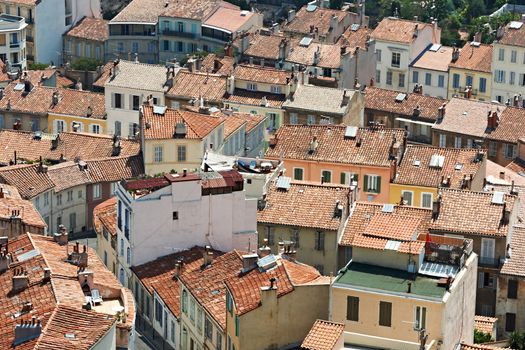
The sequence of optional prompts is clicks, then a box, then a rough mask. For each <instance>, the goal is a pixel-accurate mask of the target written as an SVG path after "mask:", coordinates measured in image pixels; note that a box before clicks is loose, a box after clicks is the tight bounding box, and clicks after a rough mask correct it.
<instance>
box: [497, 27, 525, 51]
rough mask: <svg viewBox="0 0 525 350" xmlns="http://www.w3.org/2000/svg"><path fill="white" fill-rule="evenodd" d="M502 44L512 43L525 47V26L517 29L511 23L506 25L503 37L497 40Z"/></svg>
mask: <svg viewBox="0 0 525 350" xmlns="http://www.w3.org/2000/svg"><path fill="white" fill-rule="evenodd" d="M496 42H497V43H499V44H502V45H512V46H520V47H525V26H524V25H521V27H520V28H518V29H515V28H511V27H510V23H509V24H507V25H506V26H505V29H504V33H503V37H502V38H501V39H499V40H497V41H496Z"/></svg>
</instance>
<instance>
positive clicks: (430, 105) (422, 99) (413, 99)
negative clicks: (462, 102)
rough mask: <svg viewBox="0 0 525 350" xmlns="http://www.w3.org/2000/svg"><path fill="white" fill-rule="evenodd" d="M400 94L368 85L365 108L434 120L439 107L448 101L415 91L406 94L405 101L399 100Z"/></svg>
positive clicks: (411, 117)
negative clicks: (416, 110)
mask: <svg viewBox="0 0 525 350" xmlns="http://www.w3.org/2000/svg"><path fill="white" fill-rule="evenodd" d="M398 95H399V92H398V91H392V90H386V89H380V88H376V87H367V88H366V90H365V108H366V109H371V110H376V111H383V112H388V113H395V114H397V115H402V116H405V117H407V118H410V119H416V120H418V119H421V120H428V121H431V122H433V121H435V120H436V118H437V115H438V109H439V107H441V106H442V105H443V104H444V103H446V102H447V100H445V99H441V98H437V97H431V96H425V95H420V94H415V93H409V94H406V96H407V97H406V98H405V99H404V100H403V101H401V102H397V101H396V97H397V96H398ZM418 107H419V112H418V113H417V114H416V113H415V112H414V111H415V109H417V108H418Z"/></svg>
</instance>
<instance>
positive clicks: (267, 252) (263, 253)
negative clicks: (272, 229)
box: [257, 238, 272, 258]
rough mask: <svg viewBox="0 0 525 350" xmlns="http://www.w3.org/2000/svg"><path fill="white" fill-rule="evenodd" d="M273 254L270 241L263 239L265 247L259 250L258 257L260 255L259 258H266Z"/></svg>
mask: <svg viewBox="0 0 525 350" xmlns="http://www.w3.org/2000/svg"><path fill="white" fill-rule="evenodd" d="M271 252H272V250H271V248H270V247H268V239H267V238H264V239H263V245H262V246H261V247H259V248H258V249H257V255H259V258H264V257H265V256H268V255H270V253H271Z"/></svg>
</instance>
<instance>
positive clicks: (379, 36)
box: [371, 17, 432, 44]
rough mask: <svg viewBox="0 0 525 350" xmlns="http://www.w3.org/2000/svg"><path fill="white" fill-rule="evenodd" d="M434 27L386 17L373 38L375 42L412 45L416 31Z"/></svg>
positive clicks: (373, 34) (376, 29) (373, 33)
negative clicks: (382, 41)
mask: <svg viewBox="0 0 525 350" xmlns="http://www.w3.org/2000/svg"><path fill="white" fill-rule="evenodd" d="M426 27H432V24H430V23H423V22H417V21H410V20H406V19H401V18H395V17H386V18H383V20H381V22H379V24H378V25H377V27H376V28H375V29H374V31H373V32H372V35H371V37H372V38H373V39H375V40H384V41H393V42H399V43H406V44H408V43H411V42H412V41H414V39H415V38H416V37H417V36H416V35H414V34H415V33H416V29H418V30H423V29H425V28H426Z"/></svg>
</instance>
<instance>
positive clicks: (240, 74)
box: [233, 64, 292, 85]
mask: <svg viewBox="0 0 525 350" xmlns="http://www.w3.org/2000/svg"><path fill="white" fill-rule="evenodd" d="M233 76H234V77H235V79H239V80H245V81H249V82H254V83H264V84H280V85H285V84H287V83H288V81H290V80H291V79H292V73H291V72H287V71H284V70H279V69H275V68H268V67H261V66H251V65H246V64H240V65H238V66H237V68H235V70H234V71H233ZM287 80H288V81H287Z"/></svg>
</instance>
